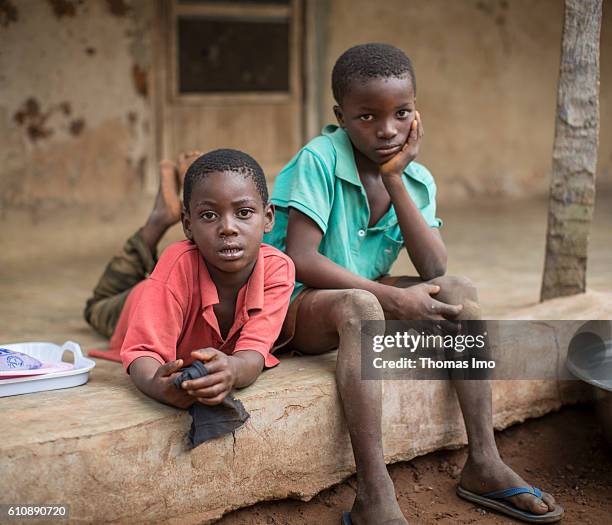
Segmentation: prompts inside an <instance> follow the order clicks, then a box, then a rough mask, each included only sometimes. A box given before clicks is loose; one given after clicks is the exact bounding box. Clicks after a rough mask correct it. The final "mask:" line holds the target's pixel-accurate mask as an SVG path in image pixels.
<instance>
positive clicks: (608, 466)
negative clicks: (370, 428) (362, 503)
mask: <svg viewBox="0 0 612 525" xmlns="http://www.w3.org/2000/svg"><path fill="white" fill-rule="evenodd" d="M497 443H498V446H499V449H500V452H501V455H502V457H503V458H504V460H505V461H506V462H507V463H508V464H510V465H512V467H513V468H514V469H516V470H517V471H518V472H519V473H520V474H521V475H522V476H523V477H524V478H525V479H527V480H529V481H530V482H531V483H533V484H534V485H535V486H537V487H539V488H542V489H545V490H547V491H548V492H551V493H552V494H553V495H554V496H555V498H556V499H557V501H558V502H559V503H560V504H561V505H562V506H563V507H564V508H565V518H564V520H563V522H562V523H564V524H566V525H569V524H572V525H573V524H585V525H609V524H610V523H612V448H610V446H609V445H608V444H607V443H606V442H605V440H604V438H603V435H602V432H601V429H600V427H599V424H598V423H597V420H596V417H595V411H594V409H593V407H592V406H589V405H580V406H575V407H566V408H564V409H562V410H561V411H560V412H558V413H555V414H549V415H547V416H545V417H542V418H540V419H536V420H532V421H528V422H526V423H523V424H521V425H516V426H514V427H510V428H508V429H506V430H504V431H503V432H499V433H498V434H497ZM465 458H466V449H465V448H463V449H460V450H443V451H438V452H435V453H432V454H428V455H426V456H423V457H420V458H416V459H414V460H412V461H409V462H405V463H398V464H395V465H391V466H390V467H389V472H390V473H391V477H392V479H393V481H394V482H395V487H396V491H397V497H398V500H399V503H400V506H401V508H402V511H403V512H404V515H405V516H406V518H407V519H408V521H409V522H410V523H415V524H425V525H427V524H433V523H436V524H447V525H450V524H457V523H462V524H464V523H465V524H467V523H469V524H472V523H475V524H507V523H518V522H515V521H513V520H510V519H508V518H505V517H501V516H499V515H498V514H495V513H492V512H488V511H485V510H483V509H480V508H477V507H476V506H474V505H472V504H471V503H468V502H466V501H463V500H461V499H459V498H458V497H457V496H455V493H454V489H455V485H456V484H457V481H458V477H459V473H460V472H461V466H462V465H463V463H464V461H465ZM354 496H355V479H354V477H352V478H349V479H348V480H347V481H346V482H344V483H341V484H339V485H335V486H333V487H331V488H330V489H328V490H325V491H323V492H321V493H320V494H318V495H317V496H315V497H314V498H313V499H312V500H311V501H309V502H300V501H292V500H283V501H277V502H266V503H260V504H258V505H255V506H253V507H249V508H246V509H242V510H239V511H236V512H233V513H231V514H228V515H226V516H225V517H224V518H223V519H221V520H220V521H219V522H217V523H218V525H260V524H261V525H306V524H308V525H312V524H317V525H328V524H330V525H338V524H339V523H340V516H341V512H342V511H343V510H348V509H350V506H351V503H352V501H353V498H354Z"/></svg>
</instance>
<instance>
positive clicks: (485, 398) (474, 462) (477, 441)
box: [430, 276, 555, 514]
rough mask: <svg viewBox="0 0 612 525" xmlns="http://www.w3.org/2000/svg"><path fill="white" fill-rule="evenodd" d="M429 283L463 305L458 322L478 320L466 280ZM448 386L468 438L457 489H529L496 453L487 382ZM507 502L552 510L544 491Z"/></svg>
mask: <svg viewBox="0 0 612 525" xmlns="http://www.w3.org/2000/svg"><path fill="white" fill-rule="evenodd" d="M430 282H431V283H432V284H437V285H439V286H440V292H439V293H438V294H437V296H436V299H438V300H439V301H442V302H445V303H447V304H463V305H464V308H463V310H462V312H461V313H460V314H459V316H458V320H478V319H481V312H480V307H479V304H478V296H477V293H476V288H475V287H474V285H473V284H472V283H471V282H470V281H469V280H468V279H466V278H462V277H452V276H446V277H440V278H438V279H433V280H432V281H430ZM452 383H453V386H454V387H455V390H456V392H457V398H458V399H459V405H460V406H461V411H462V413H463V419H464V422H465V428H466V431H467V435H468V459H467V461H466V464H465V466H464V468H463V472H462V474H461V486H462V487H463V488H465V489H467V490H470V491H472V492H475V493H477V494H484V493H486V492H491V491H494V490H499V489H506V488H510V487H528V486H530V485H529V484H528V483H527V482H525V480H523V479H522V478H521V476H519V475H518V474H517V473H516V472H514V471H513V470H512V469H511V468H510V467H509V466H508V465H506V464H505V463H504V462H503V460H502V459H501V457H500V455H499V451H498V450H497V445H496V443H495V436H494V432H493V410H492V401H491V397H492V396H491V383H490V382H489V381H488V380H480V381H469V380H455V381H452ZM507 499H508V501H510V502H511V503H512V504H513V505H515V506H516V507H518V508H520V509H523V510H527V511H529V512H532V513H534V514H545V513H546V512H549V511H551V510H553V509H554V508H555V500H554V498H553V497H552V496H551V495H550V494H547V493H545V492H542V499H540V498H537V497H535V496H533V495H530V494H520V495H518V496H513V497H511V498H507Z"/></svg>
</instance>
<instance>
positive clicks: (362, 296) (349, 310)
mask: <svg viewBox="0 0 612 525" xmlns="http://www.w3.org/2000/svg"><path fill="white" fill-rule="evenodd" d="M339 306H340V307H339V309H338V314H339V315H338V321H339V324H341V325H343V326H346V325H350V326H355V327H357V328H359V327H360V324H361V321H383V320H384V319H385V314H384V312H383V309H382V306H381V305H380V303H379V302H378V299H377V298H376V296H375V295H374V294H373V293H371V292H368V291H366V290H357V289H355V290H346V291H345V292H344V293H343V294H342V297H341V299H340V301H339Z"/></svg>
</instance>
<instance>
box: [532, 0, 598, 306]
mask: <svg viewBox="0 0 612 525" xmlns="http://www.w3.org/2000/svg"><path fill="white" fill-rule="evenodd" d="M601 4H602V0H565V21H564V24H563V43H562V47H561V66H560V75H559V90H558V95H557V97H558V98H557V118H556V126H555V143H554V147H553V165H552V180H551V184H550V199H549V209H548V233H547V237H546V260H545V263H544V274H543V279H542V291H541V300H542V301H544V300H546V299H551V298H553V297H560V296H566V295H573V294H577V293H581V292H584V290H585V286H586V266H587V248H588V239H589V230H590V227H591V220H592V218H593V208H594V204H595V169H596V166H597V148H598V144H599V34H600V29H601Z"/></svg>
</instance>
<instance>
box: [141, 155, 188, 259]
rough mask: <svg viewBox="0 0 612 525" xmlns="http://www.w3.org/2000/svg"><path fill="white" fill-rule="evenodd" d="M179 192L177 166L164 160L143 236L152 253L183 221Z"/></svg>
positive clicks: (161, 163) (160, 164) (160, 165)
mask: <svg viewBox="0 0 612 525" xmlns="http://www.w3.org/2000/svg"><path fill="white" fill-rule="evenodd" d="M178 191H179V188H178V179H177V169H176V165H175V164H174V162H172V161H170V160H162V161H161V162H160V163H159V190H158V191H157V196H156V197H155V203H154V204H153V210H152V211H151V215H149V218H148V219H147V222H146V224H145V225H144V227H143V229H142V236H143V238H144V240H145V242H146V243H147V245H148V246H149V248H151V251H155V248H156V246H157V243H158V242H159V240H160V239H161V237H162V236H163V235H164V233H166V231H167V230H168V228H170V227H171V226H173V225H174V224H176V223H177V222H178V221H179V220H180V219H181V200H180V198H179V195H178Z"/></svg>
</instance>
